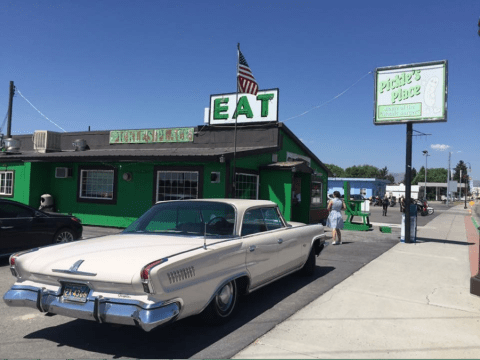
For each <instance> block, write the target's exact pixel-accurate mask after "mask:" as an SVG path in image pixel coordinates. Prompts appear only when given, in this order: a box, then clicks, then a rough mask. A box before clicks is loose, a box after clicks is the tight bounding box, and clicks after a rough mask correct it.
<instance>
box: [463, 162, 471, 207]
mask: <svg viewBox="0 0 480 360" xmlns="http://www.w3.org/2000/svg"><path fill="white" fill-rule="evenodd" d="M467 164H468V168H467ZM468 170H470V172H471V171H472V165H471V164H470V163H469V162H465V207H464V209H466V208H467V194H468V191H467V180H468ZM461 186H462V179H460V188H461Z"/></svg>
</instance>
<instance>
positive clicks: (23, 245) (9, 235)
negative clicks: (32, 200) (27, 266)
mask: <svg viewBox="0 0 480 360" xmlns="http://www.w3.org/2000/svg"><path fill="white" fill-rule="evenodd" d="M33 218H34V210H33V209H32V210H31V209H29V208H26V207H24V206H21V205H17V204H12V203H9V202H7V203H2V204H1V210H0V246H1V249H2V250H1V252H2V253H3V254H8V253H12V252H15V251H18V250H23V249H29V248H31V247H34V246H35V245H32V238H33V233H32V223H33Z"/></svg>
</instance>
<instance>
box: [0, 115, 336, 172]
mask: <svg viewBox="0 0 480 360" xmlns="http://www.w3.org/2000/svg"><path fill="white" fill-rule="evenodd" d="M191 128H193V127H191ZM233 129H234V128H233V127H232V126H207V125H205V126H202V127H195V128H193V140H192V141H190V142H175V143H174V142H154V143H113V144H111V143H110V131H85V132H66V133H55V132H51V133H53V134H55V136H57V137H59V138H60V140H59V144H58V145H59V146H57V150H56V151H51V152H46V153H41V152H37V151H35V150H34V146H33V135H32V134H30V135H20V136H14V139H16V140H20V143H21V145H20V149H19V151H18V152H16V153H14V152H12V153H9V154H2V153H0V159H1V161H4V162H13V161H43V162H54V161H65V162H72V161H87V162H88V161H91V162H93V161H102V160H108V161H129V160H135V161H139V160H144V161H154V160H157V161H159V160H161V161H168V160H171V161H174V160H177V161H178V160H179V159H181V160H182V161H186V160H192V161H204V160H210V161H212V160H214V159H215V158H216V157H220V156H222V155H223V156H224V158H225V160H231V159H233V157H234V153H235V152H236V156H237V157H244V156H249V155H255V154H262V153H272V154H273V153H276V152H278V151H279V150H281V149H282V136H281V134H280V132H279V129H282V130H283V131H284V132H285V133H286V134H287V136H289V137H290V138H291V139H292V140H293V142H294V143H295V144H296V145H297V146H298V147H300V148H301V149H302V150H303V151H304V152H305V153H306V154H307V155H308V156H309V157H310V158H312V161H314V162H315V164H316V165H317V166H319V167H320V168H322V169H323V170H325V172H326V173H327V174H329V175H331V172H330V171H329V170H328V168H327V167H326V166H325V165H324V164H323V163H322V162H321V161H320V160H319V159H318V158H317V157H316V156H315V154H313V153H312V152H311V150H310V149H308V148H307V147H306V146H305V145H304V144H303V143H302V142H301V141H300V140H299V139H298V138H297V137H296V136H295V135H294V134H293V133H292V132H291V131H290V130H289V129H288V128H287V127H286V126H285V125H284V124H282V123H267V124H258V125H242V126H238V127H237V132H236V136H235V132H234V131H233ZM137 130H138V131H140V130H146V129H137ZM137 130H133V129H132V130H131V131H137ZM122 131H123V130H122ZM129 131H130V130H129ZM78 139H82V140H85V141H86V144H87V149H86V150H85V151H74V148H73V146H72V144H73V142H75V141H76V140H78ZM235 144H236V146H235Z"/></svg>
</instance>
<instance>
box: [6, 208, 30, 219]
mask: <svg viewBox="0 0 480 360" xmlns="http://www.w3.org/2000/svg"><path fill="white" fill-rule="evenodd" d="M28 217H33V210H30V209H27V208H24V207H23V206H18V205H16V204H2V207H1V209H0V219H12V218H28Z"/></svg>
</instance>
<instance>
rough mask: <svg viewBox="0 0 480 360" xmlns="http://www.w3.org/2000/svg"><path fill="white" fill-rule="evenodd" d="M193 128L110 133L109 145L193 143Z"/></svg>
mask: <svg viewBox="0 0 480 360" xmlns="http://www.w3.org/2000/svg"><path fill="white" fill-rule="evenodd" d="M193 132H194V128H193V127H192V128H174V129H148V130H116V131H110V144H152V143H165V142H168V143H180V142H193Z"/></svg>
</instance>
